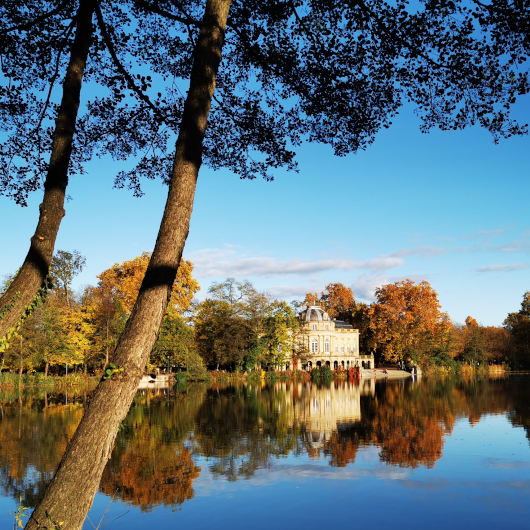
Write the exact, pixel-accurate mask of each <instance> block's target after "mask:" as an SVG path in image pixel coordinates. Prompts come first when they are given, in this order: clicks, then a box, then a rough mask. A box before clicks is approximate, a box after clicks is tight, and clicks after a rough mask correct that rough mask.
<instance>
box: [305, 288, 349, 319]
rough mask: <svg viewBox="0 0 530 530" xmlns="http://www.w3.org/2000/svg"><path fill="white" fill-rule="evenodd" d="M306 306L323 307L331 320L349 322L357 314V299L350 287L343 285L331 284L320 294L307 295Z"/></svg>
mask: <svg viewBox="0 0 530 530" xmlns="http://www.w3.org/2000/svg"><path fill="white" fill-rule="evenodd" d="M304 304H306V305H321V306H322V307H323V309H324V310H325V311H326V312H327V313H328V314H329V316H330V317H331V318H337V319H339V320H345V321H347V322H349V321H350V320H351V318H352V314H353V313H354V312H355V297H354V296H353V291H352V290H351V288H350V287H346V286H345V285H343V284H342V283H330V284H328V285H326V287H325V289H324V291H323V292H322V293H320V297H319V296H318V293H307V294H306V295H305V299H304Z"/></svg>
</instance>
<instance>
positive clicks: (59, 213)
mask: <svg viewBox="0 0 530 530" xmlns="http://www.w3.org/2000/svg"><path fill="white" fill-rule="evenodd" d="M36 4H38V3H36ZM72 4H73V3H72V2H62V3H60V4H59V5H58V6H55V8H54V9H50V11H48V12H47V13H46V12H44V13H39V9H42V6H40V5H39V6H36V5H31V6H29V7H30V9H29V11H30V17H33V19H31V18H30V19H29V22H24V23H20V22H21V21H22V20H24V21H26V20H27V18H26V17H27V16H28V13H27V12H26V7H27V6H26V5H22V4H21V5H19V4H18V3H17V2H10V3H9V4H7V3H6V4H5V5H3V6H2V15H4V16H3V17H2V27H1V29H0V44H1V46H0V48H1V49H2V52H1V53H2V74H3V77H4V79H5V80H7V82H8V85H7V87H6V86H1V87H0V96H2V97H3V98H4V104H3V105H2V106H1V110H0V117H1V118H2V121H3V122H4V123H3V128H4V129H5V128H6V123H5V122H8V123H9V122H11V124H13V123H14V126H13V125H12V127H11V129H14V134H13V135H12V136H11V142H8V143H7V145H6V144H4V145H2V146H0V147H1V149H0V153H1V154H2V162H1V163H0V171H1V172H0V175H1V180H0V184H1V186H0V189H2V188H3V190H7V192H8V193H9V194H11V195H13V196H14V197H15V199H16V200H17V201H19V202H22V203H24V202H25V196H26V195H27V192H28V189H32V188H33V189H34V188H36V187H38V183H39V177H40V174H41V173H44V172H45V173H46V179H45V181H44V197H43V200H42V204H41V205H40V216H39V222H38V224H37V229H36V231H35V234H34V236H33V237H32V238H31V245H30V249H29V252H28V254H27V256H26V258H25V260H24V263H23V264H22V267H21V268H20V271H19V272H18V274H17V275H16V277H15V278H14V280H13V282H12V283H11V285H10V286H9V287H8V289H7V290H6V291H5V293H3V294H2V296H1V297H0V338H2V337H4V335H6V333H7V332H8V330H9V329H11V328H13V326H15V324H16V323H17V321H18V320H19V318H20V317H21V316H22V315H23V313H24V312H25V311H26V308H27V307H28V306H30V305H31V303H32V301H33V300H34V298H35V296H36V294H37V292H38V290H39V288H40V287H41V285H42V284H43V282H44V281H45V278H46V276H47V275H48V270H49V268H50V264H51V260H52V255H53V250H54V246H55V239H56V237H57V232H58V230H59V225H60V223H61V220H62V218H63V216H64V208H63V206H64V199H65V196H66V187H67V184H68V168H69V165H70V155H71V152H72V144H73V138H74V131H75V127H76V121H77V113H78V110H79V103H80V93H81V85H82V82H83V76H84V73H85V67H86V62H87V56H88V51H89V48H90V45H91V42H92V38H93V25H92V17H93V15H94V9H95V6H96V0H79V5H78V7H77V9H75V7H74V5H72ZM63 12H66V15H65V16H66V17H68V18H70V22H69V24H68V25H67V26H66V27H62V26H61V24H60V22H59V21H58V20H57V18H56V17H54V16H53V15H57V14H60V15H62V14H63ZM9 24H11V25H9ZM50 25H51V26H52V30H50ZM74 28H75V38H74V39H73V42H71V40H70V38H71V34H72V32H73V31H74ZM24 30H26V32H25V35H24V36H25V39H24V38H23V39H20V38H18V39H17V38H15V37H14V36H13V35H14V34H15V33H18V34H20V33H24ZM42 34H45V35H47V36H48V38H50V35H51V36H52V37H51V38H50V41H49V42H45V43H43V42H42V41H43V39H42ZM56 34H58V35H56ZM44 40H45V39H44ZM39 45H43V49H42V50H40V53H42V61H38V54H39ZM65 48H66V49H68V48H70V56H69V59H68V65H67V67H66V74H65V76H64V81H63V94H62V99H61V103H60V106H59V108H58V110H57V113H56V120H55V129H54V130H53V135H52V138H51V146H48V145H47V144H48V143H49V140H48V139H47V138H42V137H43V136H45V135H47V134H49V132H50V131H43V130H42V123H43V120H44V118H45V117H46V114H47V112H49V108H50V107H53V105H51V103H50V96H51V89H52V88H53V85H54V83H55V81H56V80H57V78H58V75H59V69H60V66H61V63H64V59H63V57H62V54H63V51H64V49H65ZM28 49H29V50H30V53H33V54H34V61H33V64H31V62H30V64H31V66H30V67H28V68H26V69H24V67H22V68H21V67H20V63H19V62H18V61H20V58H21V56H24V54H26V53H28ZM53 52H55V53H53ZM50 56H53V58H54V59H55V60H56V64H55V65H54V64H53V62H52V61H50ZM20 62H21V63H22V64H23V65H24V66H26V65H25V63H24V60H23V59H22V60H21V61H20ZM39 62H40V64H41V65H42V67H41V68H39ZM48 79H52V82H51V87H50V89H49V92H48V95H47V98H46V100H45V101H44V102H43V103H41V104H39V102H37V101H35V97H34V95H33V93H32V91H33V90H34V88H37V89H42V88H43V86H46V82H47V80H48ZM23 96H25V97H23ZM28 109H29V113H30V118H29V119H28V117H27V114H28ZM21 118H22V119H21ZM23 118H26V120H24V119H23ZM24 121H25V124H24V125H25V127H24V126H22V127H21V126H20V125H19V123H20V122H24ZM21 129H22V130H23V132H24V133H26V134H21V133H22V130H21ZM28 133H29V134H28ZM28 136H29V137H30V139H31V140H32V141H29V142H26V140H27V139H28V138H27V137H28ZM34 138H37V139H38V140H37V141H35V140H34ZM44 147H49V149H50V151H51V155H50V159H49V163H47V164H46V163H44V164H43V163H42V157H41V153H42V149H43V148H44ZM32 150H34V151H32ZM18 159H22V160H23V161H25V162H27V165H24V164H22V165H21V167H20V166H19V167H17V166H16V161H17V160H18ZM12 166H14V167H15V168H16V169H15V171H16V173H17V177H19V178H18V179H15V181H14V182H13V180H12V179H11V178H10V177H11V172H12V171H13V169H12ZM32 166H33V167H32ZM35 167H36V168H37V171H35V172H34V173H33V174H32V175H30V179H29V181H25V178H26V175H27V173H30V174H31V173H32V171H31V170H32V169H34V168H35ZM21 181H22V182H21Z"/></svg>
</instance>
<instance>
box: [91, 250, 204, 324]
mask: <svg viewBox="0 0 530 530" xmlns="http://www.w3.org/2000/svg"><path fill="white" fill-rule="evenodd" d="M150 258H151V254H150V253H149V252H143V253H142V255H141V256H138V257H136V258H134V259H132V260H129V261H124V262H123V263H115V264H114V265H113V266H112V267H111V268H110V269H107V270H106V271H104V272H102V273H101V274H100V275H99V276H98V278H99V285H98V289H100V290H102V291H103V292H104V293H107V294H109V295H110V296H111V298H112V299H113V300H119V303H120V305H121V308H122V310H123V312H124V313H125V314H126V315H129V314H130V313H131V311H132V308H133V306H134V302H135V301H136V297H137V296H138V292H139V291H140V286H141V285H142V281H143V279H144V276H145V271H146V270H147V266H148V265H149V260H150ZM192 271H193V264H192V263H191V261H186V260H181V263H180V267H179V269H178V271H177V278H176V280H175V283H174V284H173V291H172V293H171V300H170V302H169V306H168V310H167V312H168V313H177V314H179V315H180V314H182V313H183V312H184V311H187V310H188V309H189V308H190V305H191V301H192V299H193V296H194V295H195V293H196V292H197V291H199V290H200V287H199V283H198V282H197V280H195V278H193V276H192V274H191V273H192Z"/></svg>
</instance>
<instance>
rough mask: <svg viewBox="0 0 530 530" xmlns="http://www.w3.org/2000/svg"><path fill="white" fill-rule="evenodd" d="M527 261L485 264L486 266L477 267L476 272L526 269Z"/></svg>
mask: <svg viewBox="0 0 530 530" xmlns="http://www.w3.org/2000/svg"><path fill="white" fill-rule="evenodd" d="M529 267H530V265H529V264H528V263H513V264H511V265H487V266H486V267H479V268H478V269H476V271H477V272H509V271H516V270H521V269H528V268H529Z"/></svg>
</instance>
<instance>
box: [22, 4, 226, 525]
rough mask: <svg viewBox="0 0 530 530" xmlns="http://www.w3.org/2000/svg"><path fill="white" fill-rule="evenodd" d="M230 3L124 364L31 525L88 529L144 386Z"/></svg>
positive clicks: (183, 131) (186, 213)
mask: <svg viewBox="0 0 530 530" xmlns="http://www.w3.org/2000/svg"><path fill="white" fill-rule="evenodd" d="M229 7H230V0H207V2H206V9H205V13H204V18H203V21H202V24H201V30H200V34H199V39H198V41H197V45H196V48H195V52H194V62H193V68H192V71H191V76H190V90H189V92H188V97H187V99H186V103H185V106H184V113H183V117H182V123H181V127H180V131H179V137H178V140H177V144H176V153H175V161H174V165H173V171H172V174H171V183H170V187H169V192H168V199H167V203H166V208H165V211H164V216H163V219H162V223H161V226H160V231H159V234H158V238H157V241H156V246H155V249H154V251H153V255H152V257H151V261H150V263H149V267H148V268H147V272H146V275H145V278H144V280H143V282H142V287H141V288H140V292H139V294H138V298H137V300H136V303H135V305H134V308H133V310H132V313H131V316H130V318H129V320H128V322H127V325H126V327H125V331H124V332H123V335H122V336H121V338H120V341H119V343H118V346H117V348H116V350H115V352H114V355H113V359H112V361H113V363H114V364H115V365H116V367H118V368H123V372H120V373H118V374H116V375H114V376H113V377H112V379H109V380H106V381H105V380H102V381H101V382H100V383H99V385H98V387H97V388H96V391H95V393H94V395H93V397H92V400H91V401H90V404H89V406H88V408H87V409H86V411H85V414H84V416H83V419H82V420H81V423H80V424H79V427H78V428H77V430H76V432H75V434H74V437H73V438H72V440H71V442H70V443H69V444H68V447H67V449H66V452H65V454H64V456H63V458H62V461H61V463H60V465H59V468H58V470H57V473H56V474H55V477H54V479H53V481H52V483H51V484H50V486H49V488H48V489H47V490H46V493H45V495H44V497H43V499H42V501H41V502H40V503H39V505H38V506H37V507H36V508H35V510H34V512H33V513H32V515H31V517H30V519H29V521H28V523H27V525H26V529H27V530H36V529H38V528H39V525H40V526H45V525H46V524H48V523H49V520H48V514H49V517H50V518H51V519H52V520H53V521H54V522H55V523H61V522H62V523H63V525H62V526H61V528H62V529H64V530H80V529H81V527H82V526H83V521H84V520H85V517H86V514H87V512H88V510H89V509H90V506H91V504H92V500H93V497H94V495H95V492H96V490H97V488H98V485H99V482H100V480H101V475H102V473H103V469H104V467H105V464H106V463H107V460H108V459H109V458H110V454H111V451H112V447H113V445H114V439H115V437H116V434H117V432H118V428H119V426H120V424H121V422H122V421H123V419H124V418H125V416H126V414H127V412H128V411H129V407H130V405H131V403H132V400H133V397H134V395H135V393H136V390H137V388H138V383H139V382H140V379H141V377H142V373H143V370H144V367H145V365H146V363H147V361H148V359H149V354H150V352H151V350H152V348H153V345H154V343H155V340H156V337H157V335H158V332H159V330H160V326H161V324H162V318H163V316H164V313H165V311H166V307H167V304H168V301H169V297H170V295H171V289H172V286H173V283H174V281H175V278H176V274H177V269H178V266H179V264H180V259H181V256H182V251H183V249H184V243H185V241H186V237H187V235H188V229H189V222H190V217H191V211H192V208H193V199H194V195H195V187H196V182H197V177H198V173H199V168H200V165H201V161H202V142H203V138H204V133H205V131H206V125H207V120H208V114H209V112H210V106H211V99H212V96H213V92H214V89H215V76H216V73H217V69H218V67H219V63H220V61H221V50H222V45H223V40H224V32H225V28H226V21H227V18H228V11H229Z"/></svg>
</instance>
